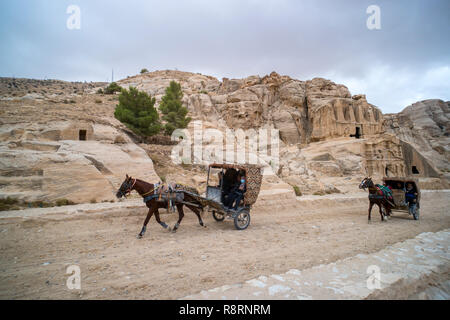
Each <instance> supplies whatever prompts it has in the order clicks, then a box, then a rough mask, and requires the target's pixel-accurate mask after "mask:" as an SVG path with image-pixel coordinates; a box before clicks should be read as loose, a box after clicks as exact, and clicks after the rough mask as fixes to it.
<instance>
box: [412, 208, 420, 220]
mask: <svg viewBox="0 0 450 320" xmlns="http://www.w3.org/2000/svg"><path fill="white" fill-rule="evenodd" d="M413 217H414V220H419V209H418V208H416V210H415V212H414V213H413Z"/></svg>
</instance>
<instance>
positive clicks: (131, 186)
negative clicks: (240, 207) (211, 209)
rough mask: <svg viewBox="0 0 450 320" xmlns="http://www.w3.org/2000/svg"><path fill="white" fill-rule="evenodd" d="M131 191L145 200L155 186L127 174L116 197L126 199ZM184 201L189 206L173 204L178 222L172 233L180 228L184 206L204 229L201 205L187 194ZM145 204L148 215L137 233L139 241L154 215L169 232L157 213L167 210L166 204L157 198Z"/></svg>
mask: <svg viewBox="0 0 450 320" xmlns="http://www.w3.org/2000/svg"><path fill="white" fill-rule="evenodd" d="M133 190H136V192H137V193H139V195H141V196H142V197H143V198H145V197H147V196H149V195H151V194H153V193H154V191H155V185H154V184H151V183H148V182H145V181H142V180H139V179H134V178H132V177H129V176H128V174H127V175H126V178H125V180H124V181H123V183H122V185H121V186H120V188H119V190H118V191H117V193H116V197H117V198H119V199H120V198H121V197H126V196H127V195H128V194H129V193H131V191H133ZM184 201H185V202H188V203H190V204H187V203H180V202H175V206H176V207H177V211H178V221H177V223H176V224H175V225H174V227H173V229H172V232H176V231H177V229H178V227H179V226H180V223H181V220H183V217H184V212H183V206H186V207H188V208H189V209H191V210H192V211H193V212H194V213H195V214H196V215H197V218H198V222H199V223H200V225H201V226H202V227H206V226H205V224H204V223H203V220H202V217H201V216H200V210H199V209H198V207H200V208H202V209H203V207H202V205H201V204H200V203H198V201H196V200H195V199H194V198H193V197H192V196H191V195H189V193H184ZM145 204H146V205H147V207H148V214H147V217H146V218H145V221H144V226H143V227H142V230H141V232H140V233H139V235H138V238H139V239H140V238H142V237H143V236H144V234H145V231H146V230H147V224H148V222H149V221H150V218H151V217H152V215H153V214H155V218H156V221H157V222H158V223H159V224H160V225H161V226H162V227H163V228H164V229H168V230H169V231H170V230H171V229H170V227H169V226H168V225H167V224H165V223H164V222H162V221H161V219H160V218H159V211H158V209H159V208H167V202H164V201H158V199H157V198H153V199H151V200H149V201H147V202H146V203H145ZM197 205H198V207H197Z"/></svg>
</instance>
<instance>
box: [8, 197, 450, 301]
mask: <svg viewBox="0 0 450 320" xmlns="http://www.w3.org/2000/svg"><path fill="white" fill-rule="evenodd" d="M449 196H450V191H440V192H431V191H430V192H424V194H423V200H422V209H421V220H420V221H413V220H412V218H411V217H409V216H408V215H407V214H405V213H398V214H395V216H394V217H393V218H391V219H390V220H389V221H388V222H381V221H380V216H379V214H378V212H377V210H374V212H373V214H372V219H373V220H372V223H371V224H368V223H367V207H368V202H367V199H363V198H361V197H359V198H356V199H353V200H352V199H348V198H346V199H338V200H336V201H333V200H332V199H325V198H324V199H323V200H306V201H305V200H304V201H297V202H296V203H294V204H293V205H292V206H291V205H290V204H286V205H284V206H283V209H281V210H279V209H278V205H277V204H275V205H274V206H272V207H270V208H269V207H266V208H264V209H263V208H261V207H259V208H254V210H253V211H252V221H251V226H250V228H249V229H247V230H245V231H241V232H239V231H236V230H235V229H234V226H233V223H232V221H225V222H221V223H217V222H215V221H214V220H213V219H212V217H211V216H210V215H207V214H205V222H206V224H207V226H208V227H207V228H202V227H200V226H199V225H198V223H197V219H196V217H195V215H194V214H193V213H191V212H187V214H186V216H185V219H184V220H183V223H182V225H181V227H180V229H179V231H178V232H177V233H176V234H172V233H168V232H167V231H166V230H164V229H162V228H161V227H160V226H159V225H157V224H156V223H155V220H154V218H153V219H152V221H151V223H150V224H149V228H148V231H147V234H146V236H145V238H143V239H141V240H138V239H136V235H137V233H138V232H139V230H140V227H141V225H142V222H143V220H144V215H145V209H144V208H143V209H139V210H132V209H126V208H125V209H124V208H118V209H111V211H110V212H103V213H91V214H89V213H84V214H78V215H76V214H75V215H64V214H48V215H39V216H36V217H31V218H30V217H27V218H20V217H16V218H14V217H9V218H0V247H1V248H0V249H1V257H0V259H1V260H0V298H1V299H48V298H49V299H94V298H96V299H175V298H180V297H184V296H187V295H190V294H194V293H197V292H200V291H201V290H206V289H210V288H214V287H218V286H221V285H225V284H229V283H236V282H243V281H246V280H249V279H252V278H255V277H258V276H260V275H268V274H274V273H283V272H286V271H288V270H289V269H293V268H295V269H299V270H302V269H305V268H309V267H312V266H314V265H318V264H322V263H330V262H334V261H336V260H338V259H342V258H345V257H350V256H355V255H357V254H359V253H372V252H376V251H378V250H381V249H383V248H384V247H386V246H388V245H391V244H394V243H396V242H399V241H404V240H406V239H410V238H413V237H415V236H416V235H418V234H419V233H422V232H428V231H432V232H436V231H439V230H443V229H446V228H449V227H450V210H449V206H450V197H449ZM0 215H1V214H0ZM162 219H163V220H165V221H166V222H168V223H170V225H173V224H174V223H175V221H176V215H175V214H171V215H162ZM70 265H78V266H79V267H80V269H81V291H80V290H69V289H68V288H67V286H66V281H67V278H68V276H69V275H66V274H65V273H66V268H67V267H68V266H70Z"/></svg>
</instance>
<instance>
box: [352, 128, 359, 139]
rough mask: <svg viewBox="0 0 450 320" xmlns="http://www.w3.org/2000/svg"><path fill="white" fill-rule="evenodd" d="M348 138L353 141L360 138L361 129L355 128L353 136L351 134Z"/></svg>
mask: <svg viewBox="0 0 450 320" xmlns="http://www.w3.org/2000/svg"><path fill="white" fill-rule="evenodd" d="M350 137H352V138H355V139H360V138H361V127H355V134H351V135H350Z"/></svg>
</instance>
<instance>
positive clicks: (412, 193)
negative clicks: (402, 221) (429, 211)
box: [405, 183, 417, 207]
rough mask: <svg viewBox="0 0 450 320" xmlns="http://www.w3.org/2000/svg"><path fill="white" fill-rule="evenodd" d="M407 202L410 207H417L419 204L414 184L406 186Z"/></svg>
mask: <svg viewBox="0 0 450 320" xmlns="http://www.w3.org/2000/svg"><path fill="white" fill-rule="evenodd" d="M405 202H406V203H407V204H408V207H411V206H415V205H416V202H417V192H416V190H415V189H414V187H413V185H412V183H408V184H407V185H406V192H405Z"/></svg>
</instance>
